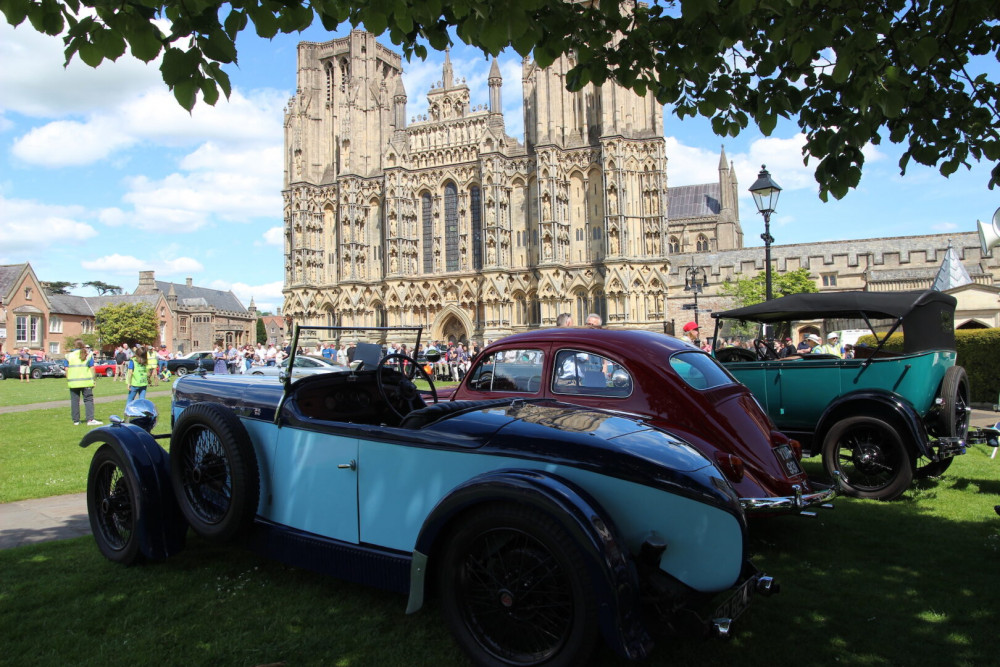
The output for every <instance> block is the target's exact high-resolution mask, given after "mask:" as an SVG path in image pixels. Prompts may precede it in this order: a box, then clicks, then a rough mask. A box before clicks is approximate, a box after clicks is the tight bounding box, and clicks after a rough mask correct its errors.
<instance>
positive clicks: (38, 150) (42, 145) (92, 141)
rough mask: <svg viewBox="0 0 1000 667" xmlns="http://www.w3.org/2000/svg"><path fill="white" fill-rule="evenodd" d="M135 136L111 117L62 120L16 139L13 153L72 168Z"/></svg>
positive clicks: (36, 162) (38, 162)
mask: <svg viewBox="0 0 1000 667" xmlns="http://www.w3.org/2000/svg"><path fill="white" fill-rule="evenodd" d="M135 141H136V139H135V138H134V137H131V136H129V135H127V134H124V133H122V132H121V131H119V128H118V127H117V126H116V125H115V123H114V122H113V121H112V120H111V118H108V117H102V118H98V119H97V120H96V121H94V122H89V123H81V122H78V121H75V120H60V121H55V122H52V123H48V124H47V125H42V126H41V127H36V128H34V129H33V130H31V131H30V132H28V133H27V134H25V135H24V136H22V137H20V138H19V139H17V140H16V141H15V142H14V145H13V147H12V148H11V152H12V153H13V154H14V156H15V157H17V158H18V159H20V160H22V161H23V162H26V163H29V164H34V165H38V166H42V167H70V166H80V165H86V164H90V163H92V162H97V161H98V160H102V159H104V158H106V157H108V155H110V154H112V153H114V152H115V151H117V150H120V149H122V148H126V147H128V146H131V145H132V144H134V143H135Z"/></svg>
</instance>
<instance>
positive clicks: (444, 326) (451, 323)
mask: <svg viewBox="0 0 1000 667" xmlns="http://www.w3.org/2000/svg"><path fill="white" fill-rule="evenodd" d="M440 338H441V341H442V342H445V343H462V344H463V345H465V344H467V343H468V342H469V332H468V331H467V330H466V329H465V325H464V324H462V321H461V320H460V319H458V318H457V317H455V316H454V315H449V316H448V317H446V318H445V319H444V321H442V322H441V336H440Z"/></svg>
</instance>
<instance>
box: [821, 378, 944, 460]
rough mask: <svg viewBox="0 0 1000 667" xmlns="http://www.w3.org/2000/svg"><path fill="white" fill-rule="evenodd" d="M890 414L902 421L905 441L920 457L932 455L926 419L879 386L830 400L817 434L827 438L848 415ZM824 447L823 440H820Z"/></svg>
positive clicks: (876, 415) (896, 420)
mask: <svg viewBox="0 0 1000 667" xmlns="http://www.w3.org/2000/svg"><path fill="white" fill-rule="evenodd" d="M886 413H889V414H890V415H891V416H892V417H894V420H893V421H894V422H896V423H899V424H903V427H904V431H903V432H902V433H900V434H899V435H900V436H901V437H902V438H903V442H904V444H905V443H913V444H914V446H915V447H916V453H917V455H918V456H930V455H931V452H930V450H929V449H928V448H927V442H928V439H929V438H928V435H927V429H926V428H925V427H924V422H923V420H922V419H921V418H920V415H919V414H917V411H916V410H914V409H913V406H912V405H910V404H909V403H908V402H906V400H904V399H903V398H901V397H900V396H899V395H898V394H893V393H892V392H888V391H879V390H877V389H871V390H861V391H855V392H852V393H850V394H845V395H843V396H841V397H840V398H838V399H836V400H834V401H831V402H830V404H829V405H828V406H826V410H824V411H823V414H822V415H821V416H820V418H819V422H817V424H816V434H817V435H818V436H822V438H825V437H826V432H827V431H829V430H830V427H831V426H833V424H834V423H835V422H837V421H839V420H840V419H842V418H844V417H848V416H855V415H864V416H868V417H879V418H881V417H884V416H885V415H886ZM818 445H819V446H822V440H821V439H820V441H819V442H818Z"/></svg>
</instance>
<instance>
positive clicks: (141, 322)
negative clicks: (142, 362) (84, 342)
mask: <svg viewBox="0 0 1000 667" xmlns="http://www.w3.org/2000/svg"><path fill="white" fill-rule="evenodd" d="M97 329H98V331H100V333H101V342H102V343H103V344H104V345H105V346H107V345H121V344H122V343H128V344H129V345H134V344H136V343H142V344H143V345H148V344H150V343H153V342H155V341H156V337H157V335H158V334H159V321H158V319H157V317H156V310H154V309H153V307H152V306H150V305H147V304H145V303H119V304H111V305H107V306H104V307H103V308H101V309H100V310H98V311H97Z"/></svg>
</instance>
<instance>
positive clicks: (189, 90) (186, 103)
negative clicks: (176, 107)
mask: <svg viewBox="0 0 1000 667" xmlns="http://www.w3.org/2000/svg"><path fill="white" fill-rule="evenodd" d="M174 99H175V100H177V103H178V104H180V105H181V106H182V107H184V108H185V109H187V110H188V111H191V109H193V108H194V103H195V102H196V101H198V84H197V82H195V81H194V80H193V79H185V80H184V81H181V82H179V83H178V84H177V85H175V86H174Z"/></svg>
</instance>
